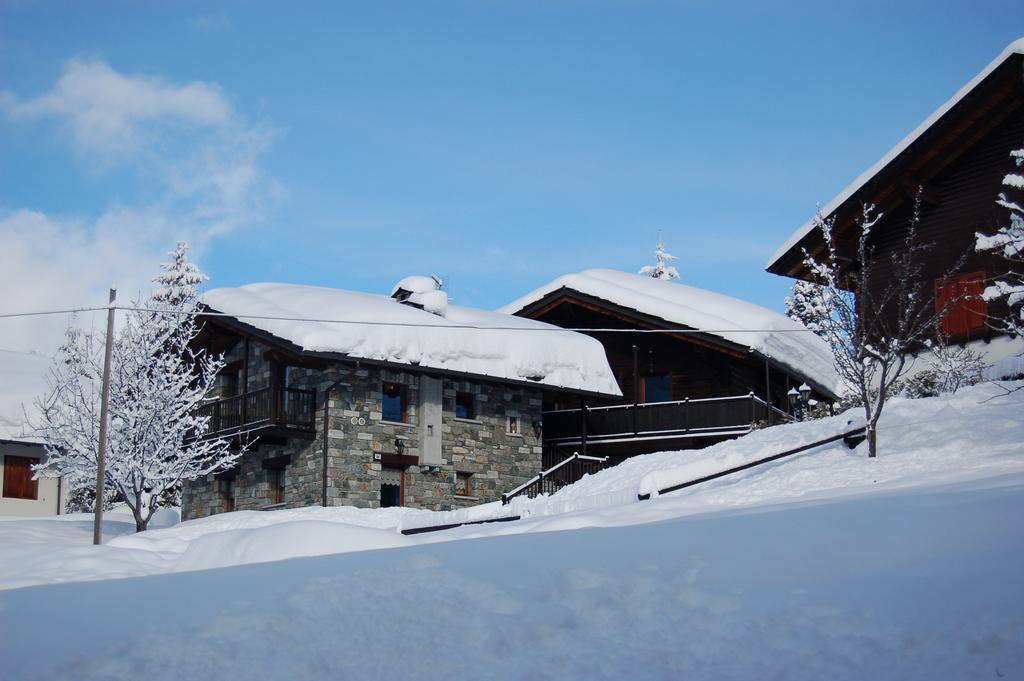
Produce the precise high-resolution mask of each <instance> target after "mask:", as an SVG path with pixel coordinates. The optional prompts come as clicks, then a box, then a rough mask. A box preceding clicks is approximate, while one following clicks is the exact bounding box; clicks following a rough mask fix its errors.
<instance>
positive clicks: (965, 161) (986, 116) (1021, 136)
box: [767, 39, 1024, 354]
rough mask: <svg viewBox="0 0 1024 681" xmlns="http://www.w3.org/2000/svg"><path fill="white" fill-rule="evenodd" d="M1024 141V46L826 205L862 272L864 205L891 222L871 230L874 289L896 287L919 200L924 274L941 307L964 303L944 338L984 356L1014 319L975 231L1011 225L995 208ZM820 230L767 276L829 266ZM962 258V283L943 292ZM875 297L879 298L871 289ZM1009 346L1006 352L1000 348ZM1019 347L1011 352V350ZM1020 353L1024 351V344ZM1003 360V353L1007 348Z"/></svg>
mask: <svg viewBox="0 0 1024 681" xmlns="http://www.w3.org/2000/svg"><path fill="white" fill-rule="evenodd" d="M1022 143H1024V39H1022V40H1018V41H1016V42H1014V43H1013V44H1011V45H1010V46H1009V47H1007V48H1006V50H1004V51H1003V53H1002V54H1000V55H999V57H997V58H996V59H995V61H993V62H992V63H991V64H989V65H988V66H987V67H986V68H985V69H984V70H983V71H982V72H981V73H979V74H978V75H977V76H976V77H975V78H974V79H973V80H972V81H971V82H970V83H968V84H967V85H966V86H965V87H964V88H962V89H961V90H960V91H959V92H957V93H956V95H954V96H953V98H952V99H950V100H949V101H948V102H946V103H945V104H944V105H943V106H942V107H940V108H939V109H938V110H937V111H936V112H935V113H933V114H932V115H931V116H929V117H928V119H927V120H925V121H924V122H923V123H922V124H921V125H920V126H919V127H918V128H917V129H916V130H914V131H913V132H912V133H911V134H910V135H908V136H907V137H906V138H905V139H904V140H902V141H901V142H900V143H899V144H898V145H896V147H894V148H893V149H892V150H891V151H890V152H889V153H887V154H886V155H885V156H884V157H883V158H882V159H881V160H880V161H879V162H878V163H876V164H875V165H874V166H872V167H871V168H870V169H868V170H867V171H866V172H864V173H863V174H862V175H861V176H860V177H858V178H857V179H856V180H855V181H854V182H853V183H852V184H851V185H850V186H849V187H847V188H846V189H844V190H843V191H842V192H841V193H840V194H839V195H838V196H836V197H835V198H834V199H833V200H832V201H830V202H829V203H828V204H826V206H825V208H824V209H823V210H822V213H823V214H824V216H825V217H826V218H828V217H831V218H834V220H835V223H834V228H833V229H834V234H835V235H836V236H837V242H838V245H839V247H840V249H841V254H842V255H844V256H846V257H847V258H848V259H849V263H850V266H851V267H858V266H859V265H860V263H859V262H858V260H857V252H856V243H857V237H858V235H859V228H858V226H857V223H856V220H857V218H858V217H859V216H860V212H861V207H862V205H864V204H874V205H875V206H876V208H877V210H878V211H879V212H881V213H883V214H884V217H883V218H882V220H881V221H879V223H878V224H877V225H876V226H875V228H874V229H873V230H872V240H871V242H870V246H871V247H872V248H873V249H874V254H875V255H874V264H873V267H874V269H873V270H872V272H871V273H870V275H869V278H870V280H871V281H872V282H874V283H873V284H871V286H872V287H873V288H877V289H879V290H881V289H882V288H884V287H885V286H886V285H887V283H888V280H889V278H890V277H889V272H888V269H889V268H890V267H891V265H890V260H891V259H890V258H889V256H890V255H891V254H893V253H895V252H898V251H899V250H900V249H902V248H903V247H904V243H905V237H906V234H907V227H908V225H909V224H910V220H911V216H912V214H913V210H914V203H915V198H916V197H917V196H918V194H919V192H920V200H921V213H920V221H919V223H918V227H917V236H918V238H919V240H920V242H921V243H925V244H929V245H930V246H931V248H930V250H929V251H928V252H927V255H926V256H925V261H924V262H923V270H922V272H921V276H922V277H923V278H924V280H925V282H928V283H932V282H934V284H933V287H932V290H933V291H934V294H935V304H936V305H944V304H945V301H946V300H948V299H949V298H950V296H955V297H956V298H958V299H960V302H959V303H958V304H957V306H956V307H955V309H954V310H953V311H952V312H950V313H949V314H947V315H946V317H945V318H944V319H943V320H942V322H941V327H942V328H941V332H942V335H944V336H946V337H947V339H948V340H950V341H952V342H957V343H967V342H972V341H980V343H979V346H980V349H982V350H983V351H984V348H985V346H986V345H989V344H990V343H991V341H992V340H993V339H994V338H996V337H997V336H999V335H1000V334H999V333H998V332H997V331H994V330H993V329H992V328H991V327H990V326H989V325H988V324H987V323H986V320H987V319H988V318H989V316H993V315H994V316H1001V315H1004V314H1005V313H1006V308H1005V304H1004V303H1002V302H992V303H986V302H985V301H984V300H983V299H982V298H981V297H980V294H981V292H982V291H983V290H984V289H985V287H986V285H987V284H988V283H989V282H990V281H991V280H992V279H993V277H996V276H998V275H999V274H1000V273H1002V272H1005V271H1006V262H1005V261H1004V260H1002V258H1001V257H999V256H998V255H996V254H994V253H993V252H980V253H979V252H977V251H976V250H975V248H974V242H975V233H979V232H980V233H985V234H990V233H992V232H994V231H995V230H996V229H997V228H998V227H999V226H1000V225H1001V224H1005V222H1006V221H1007V220H1008V216H1007V211H1006V209H1005V208H1002V207H1000V206H998V205H997V204H996V203H995V201H996V198H997V196H998V195H999V194H1000V192H1002V191H1005V188H1004V187H1003V185H1002V180H1003V178H1004V176H1006V175H1007V173H1009V172H1011V171H1013V170H1014V165H1013V161H1012V159H1011V157H1010V152H1011V150H1014V149H1019V148H1020V147H1021V146H1022ZM823 249H824V243H823V239H822V235H821V233H820V230H817V229H814V228H813V224H812V223H811V222H808V223H807V224H805V225H804V226H803V227H801V228H800V229H798V230H797V231H796V232H795V233H794V234H793V235H792V236H791V237H790V238H789V239H788V240H787V241H786V243H785V244H783V245H782V246H781V247H780V248H779V249H778V251H777V252H776V253H775V254H774V255H773V256H772V258H771V260H770V261H769V263H768V266H767V270H768V271H769V272H772V273H774V274H779V275H782V276H786V277H793V278H796V279H804V280H810V278H811V276H810V273H809V272H808V270H807V268H806V266H805V265H804V263H803V251H804V250H806V251H807V252H809V253H811V254H812V255H815V256H816V257H819V258H821V257H822V253H823ZM962 256H966V259H965V261H964V263H963V265H962V267H960V268H959V270H958V271H957V275H956V277H955V278H954V279H953V280H951V281H947V282H946V284H945V287H942V286H940V282H941V281H942V279H943V277H944V275H945V274H946V273H947V272H948V271H949V270H950V269H951V268H952V267H953V265H954V264H955V263H956V262H957V261H958V259H959V258H960V257H962ZM873 292H875V291H873ZM997 345H1005V344H997ZM1012 347H1013V346H1010V348H1011V351H1012ZM1017 347H1018V351H1019V349H1020V348H1019V346H1017ZM1002 352H1003V353H1004V354H1005V352H1007V350H1006V349H1003V350H1002Z"/></svg>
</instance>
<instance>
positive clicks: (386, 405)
mask: <svg viewBox="0 0 1024 681" xmlns="http://www.w3.org/2000/svg"><path fill="white" fill-rule="evenodd" d="M380 403H381V404H380V411H381V417H382V418H383V419H384V420H385V421H395V422H396V423H405V421H406V412H407V411H408V406H409V403H408V399H407V398H406V390H405V386H404V385H402V384H401V383H384V384H383V385H382V386H381V399H380Z"/></svg>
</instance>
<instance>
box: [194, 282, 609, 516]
mask: <svg viewBox="0 0 1024 681" xmlns="http://www.w3.org/2000/svg"><path fill="white" fill-rule="evenodd" d="M204 299H205V302H206V304H207V307H208V314H207V315H205V316H204V318H203V331H202V333H201V335H200V337H199V338H197V345H198V346H201V347H204V348H206V349H207V350H208V351H210V352H213V353H216V354H223V355H224V358H225V361H226V362H227V365H226V366H225V368H224V370H223V371H222V372H221V375H220V376H219V377H218V381H217V389H216V394H215V395H214V396H212V398H211V401H210V402H209V403H208V404H207V405H205V406H204V407H203V409H204V410H205V412H206V413H207V414H208V415H209V416H210V417H211V421H210V430H209V432H208V433H207V434H206V437H224V438H228V439H231V440H232V442H234V443H236V444H237V445H238V446H244V447H247V449H246V452H245V454H244V455H243V456H242V458H241V460H240V463H239V465H238V466H236V468H235V469H233V470H231V471H226V472H223V473H220V474H216V475H210V476H207V477H206V478H205V479H200V480H196V481H192V482H190V483H187V484H186V485H185V488H184V492H183V516H184V517H185V518H197V517H202V516H206V515H210V514H213V513H218V512H224V511H230V510H264V509H273V508H294V507H300V506H313V505H324V506H336V505H351V506H360V507H366V508H377V507H383V506H411V507H416V508H427V509H434V510H447V509H451V508H456V507H459V506H464V505H472V504H478V503H484V502H489V501H494V500H497V499H499V498H500V497H501V494H502V493H503V492H506V491H508V490H510V489H512V488H513V487H515V486H517V485H518V484H520V483H522V482H525V481H526V480H528V479H529V478H530V477H532V476H533V475H535V474H536V473H537V472H538V471H539V470H540V469H541V460H542V436H543V416H542V409H543V405H544V404H545V402H550V401H552V400H554V399H556V398H562V397H564V396H567V395H569V396H573V397H574V398H577V399H579V398H584V399H598V400H600V399H608V398H609V397H614V396H617V395H618V394H619V389H618V386H617V385H616V382H615V379H614V377H613V376H612V373H611V370H610V368H609V367H608V363H607V360H606V359H605V356H604V351H603V348H602V347H601V345H600V343H598V342H597V341H595V340H593V339H591V338H588V337H587V336H584V335H582V334H577V333H573V332H569V331H565V330H561V329H557V328H556V327H553V326H549V325H547V324H543V323H541V322H536V321H533V320H526V319H520V318H516V317H511V316H508V315H504V314H499V313H495V312H488V311H484V310H476V309H472V308H465V307H458V306H454V305H449V304H448V302H447V295H446V294H445V292H444V291H441V290H439V286H438V283H437V282H436V281H435V280H433V279H432V278H428V277H409V278H407V279H404V280H403V281H402V282H400V283H399V285H397V286H396V287H395V289H394V291H393V292H392V295H391V296H381V295H373V294H367V293H358V292H353V291H342V290H337V289H328V288H319V287H311V286H296V285H284V284H251V285H248V286H243V287H241V288H237V289H217V290H214V291H210V292H209V293H208V294H207V295H206V296H205V298H204Z"/></svg>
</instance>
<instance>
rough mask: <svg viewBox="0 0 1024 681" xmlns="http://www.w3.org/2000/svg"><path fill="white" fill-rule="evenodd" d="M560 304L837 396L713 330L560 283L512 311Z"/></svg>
mask: <svg viewBox="0 0 1024 681" xmlns="http://www.w3.org/2000/svg"><path fill="white" fill-rule="evenodd" d="M563 304H571V305H578V306H580V307H583V308H585V309H588V310H591V311H593V312H597V313H599V314H604V315H606V316H609V317H612V318H614V319H617V320H618V321H621V322H624V323H627V324H631V325H634V326H636V330H638V331H661V330H664V333H663V334H661V335H665V336H670V337H672V338H676V339H678V340H682V341H684V342H687V343H693V344H695V345H701V346H704V347H707V348H710V349H713V350H715V351H718V352H722V353H725V354H727V355H730V356H731V357H734V358H736V359H739V360H747V359H755V360H756V361H758V362H759V363H767V364H768V366H770V367H771V368H773V369H775V370H776V371H779V372H781V373H784V374H787V375H790V376H793V377H796V378H799V379H800V380H802V381H806V382H807V384H808V385H810V386H811V388H812V389H813V390H814V391H815V392H817V393H818V394H820V395H822V396H824V397H825V398H827V399H830V400H836V399H838V395H836V394H835V393H834V392H833V391H832V390H830V389H829V388H827V387H826V386H824V385H822V384H821V383H820V382H819V381H817V380H815V379H814V378H813V377H810V376H807V375H806V374H804V373H803V372H801V371H798V370H796V369H793V368H792V367H789V366H787V365H785V364H782V363H780V362H778V361H777V360H775V359H774V358H772V357H769V356H767V355H765V354H763V353H761V352H758V351H757V350H755V349H754V348H751V347H748V346H746V345H742V344H740V343H734V342H732V341H730V340H727V339H725V338H720V337H718V336H715V335H713V334H708V333H703V332H701V331H700V330H699V329H696V328H693V327H689V326H686V325H683V324H678V323H675V322H671V321H668V320H666V319H663V318H661V317H656V316H654V315H649V314H645V313H643V312H639V311H637V310H633V309H630V308H627V307H623V306H622V305H619V304H617V303H613V302H611V301H609V300H605V299H604V298H599V297H597V296H593V295H590V294H588V293H583V292H581V291H577V290H576V289H573V288H570V287H568V286H562V287H561V288H558V289H555V290H554V291H551V292H550V293H548V294H546V295H545V296H543V297H542V298H540V299H538V300H536V301H534V302H532V303H530V304H528V305H525V306H523V307H522V308H521V309H520V310H518V311H516V312H514V313H513V314H515V315H517V316H520V317H529V318H530V319H539V318H540V317H541V316H542V315H544V314H545V313H546V312H549V311H551V310H553V309H555V308H556V307H558V306H559V305H563ZM579 331H580V332H581V333H587V332H595V331H598V330H596V329H591V330H587V329H579Z"/></svg>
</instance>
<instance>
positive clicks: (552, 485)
mask: <svg viewBox="0 0 1024 681" xmlns="http://www.w3.org/2000/svg"><path fill="white" fill-rule="evenodd" d="M606 463H608V457H596V456H582V455H580V454H573V455H572V456H570V457H569V458H568V459H565V460H564V461H562V462H561V463H558V464H556V465H555V466H553V467H552V468H549V469H548V470H546V471H541V472H540V473H539V474H537V475H535V476H533V478H531V479H530V480H528V481H526V482H524V483H523V484H522V485H520V486H519V487H516V488H515V489H514V490H512V491H511V492H506V493H505V494H502V495H501V503H502V504H507V503H508V502H509V501H511V500H512V499H513V498H515V497H518V496H523V495H525V496H527V497H529V498H531V499H532V498H533V497H536V496H539V495H541V494H554V493H555V492H557V491H558V490H560V489H562V488H563V487H565V486H566V485H571V484H572V483H574V482H576V481H577V480H579V479H580V478H582V477H583V476H584V475H587V474H588V473H597V472H598V471H599V470H602V469H603V468H604V466H605V464H606Z"/></svg>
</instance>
